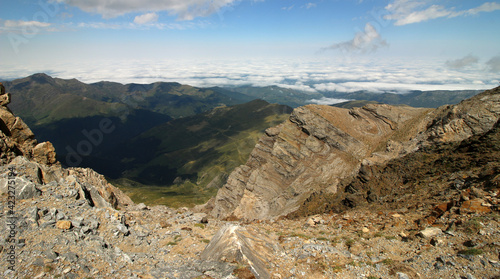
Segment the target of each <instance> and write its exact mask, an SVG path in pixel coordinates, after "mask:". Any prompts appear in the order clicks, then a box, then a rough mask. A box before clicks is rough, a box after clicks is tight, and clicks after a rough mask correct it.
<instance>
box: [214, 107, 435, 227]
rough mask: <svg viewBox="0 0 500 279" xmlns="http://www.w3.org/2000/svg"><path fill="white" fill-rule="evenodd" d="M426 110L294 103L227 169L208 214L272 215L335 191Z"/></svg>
mask: <svg viewBox="0 0 500 279" xmlns="http://www.w3.org/2000/svg"><path fill="white" fill-rule="evenodd" d="M430 112H431V110H428V109H416V108H410V107H393V106H388V105H368V106H365V107H363V108H354V109H351V110H348V109H342V108H335V107H329V106H319V105H308V106H305V107H300V108H297V109H295V110H294V111H293V113H292V114H291V116H290V118H289V119H288V120H287V121H286V122H284V123H282V124H281V125H279V126H277V127H273V128H269V129H268V130H267V131H266V135H265V136H263V137H262V138H261V139H260V141H259V143H258V144H257V145H256V147H255V149H254V150H253V152H252V153H251V155H250V158H249V160H248V162H247V163H246V164H245V165H243V166H240V167H239V168H237V169H236V170H235V171H234V172H233V173H231V175H230V176H229V178H228V181H227V183H226V185H224V186H223V188H221V189H220V190H219V192H218V194H217V196H216V198H215V199H214V200H213V201H211V202H212V204H210V202H209V206H212V207H213V209H212V211H211V214H212V215H213V216H214V217H218V218H226V217H230V216H232V217H236V218H238V219H239V218H244V219H265V218H273V217H277V216H282V215H286V214H288V213H290V212H293V211H294V210H296V209H297V207H298V205H299V204H300V203H301V202H303V201H304V200H305V199H307V198H308V197H309V196H310V195H311V193H313V192H315V191H318V190H325V189H326V191H327V192H329V193H335V192H336V191H337V186H338V183H339V182H340V181H341V180H342V179H344V178H346V177H349V176H352V175H354V174H355V173H356V171H357V169H358V168H359V166H360V164H361V162H362V161H363V160H364V159H365V158H367V157H369V156H371V155H372V154H373V153H374V152H375V151H382V150H385V147H386V146H385V145H386V143H387V141H389V140H390V139H392V138H401V139H405V140H408V139H409V138H410V137H411V136H413V135H414V134H416V133H417V132H419V131H421V130H422V129H423V128H424V127H425V125H422V124H423V123H424V122H425V119H426V116H427V115H428V114H429V113H430ZM409 123H412V128H411V129H409V128H408V127H407V126H408V125H409ZM398 152H399V150H394V152H393V153H398ZM384 156H385V155H384Z"/></svg>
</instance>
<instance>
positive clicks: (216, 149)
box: [99, 100, 292, 206]
mask: <svg viewBox="0 0 500 279" xmlns="http://www.w3.org/2000/svg"><path fill="white" fill-rule="evenodd" d="M291 111H292V109H291V108H290V107H287V106H282V105H276V104H269V103H267V102H265V101H262V100H255V101H252V102H249V103H245V104H241V105H236V106H231V107H221V108H217V109H214V110H212V111H209V112H206V113H202V114H199V115H195V116H191V117H185V118H181V119H176V120H173V121H170V122H168V123H165V124H162V125H159V126H156V127H154V128H152V129H150V130H148V131H146V132H144V133H142V134H141V135H139V136H137V137H135V138H134V139H133V140H131V141H127V142H125V143H124V144H123V145H120V144H119V145H116V146H115V147H114V148H112V149H109V150H108V152H107V153H106V154H105V155H106V157H105V159H106V161H108V162H114V163H113V166H115V167H119V168H120V172H112V170H113V169H111V168H108V169H106V168H100V169H99V171H102V172H103V173H105V174H108V175H110V176H112V177H113V178H119V177H122V178H126V179H125V180H124V179H121V180H119V181H116V182H117V183H119V184H120V185H122V186H123V187H126V186H127V185H128V186H129V187H126V189H127V191H128V192H129V193H130V194H131V195H132V196H133V197H135V198H137V200H142V201H144V202H149V203H154V204H157V203H162V204H165V203H167V204H170V205H177V206H179V205H183V206H185V205H192V204H193V202H195V203H198V204H199V203H203V202H205V201H206V200H207V199H208V198H209V197H211V196H213V195H215V192H216V191H217V189H218V188H220V187H221V186H222V185H223V184H224V183H225V181H226V179H227V176H228V174H229V173H230V172H231V171H232V170H233V169H234V168H235V167H237V166H238V165H241V164H242V163H244V162H245V160H246V159H247V158H248V155H249V154H250V152H251V150H252V149H253V147H254V146H255V143H256V142H257V140H258V138H259V137H260V136H261V135H262V134H263V133H264V130H265V129H266V128H267V127H270V126H274V125H277V124H279V123H280V122H282V121H283V120H284V119H286V117H287V116H288V115H289V114H290V112H291ZM110 169H111V171H110ZM130 180H131V181H135V182H139V184H138V183H135V184H134V183H131V181H130ZM140 184H142V187H135V188H134V187H130V186H134V185H135V186H140ZM144 186H147V187H146V188H144ZM154 186H157V187H154ZM144 189H148V191H147V192H148V193H149V194H148V195H145V193H144ZM165 192H168V193H169V194H170V197H169V194H165ZM179 195H181V196H179ZM141 197H142V198H141ZM186 198H187V199H186Z"/></svg>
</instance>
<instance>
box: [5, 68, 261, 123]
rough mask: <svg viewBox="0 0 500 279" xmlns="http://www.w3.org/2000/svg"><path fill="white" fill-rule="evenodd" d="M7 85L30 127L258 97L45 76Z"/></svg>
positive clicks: (185, 110) (186, 112)
mask: <svg viewBox="0 0 500 279" xmlns="http://www.w3.org/2000/svg"><path fill="white" fill-rule="evenodd" d="M4 85H5V87H6V89H7V91H8V92H10V93H11V94H12V95H13V98H12V102H11V104H10V105H9V107H10V108H11V109H12V110H13V111H14V112H15V113H16V114H17V115H19V116H21V117H22V118H23V119H26V120H25V121H26V122H27V123H28V125H30V126H34V125H40V124H47V123H51V122H54V121H59V120H62V119H70V118H83V117H90V116H97V115H99V116H103V115H105V116H119V114H120V113H121V112H122V111H124V110H127V109H144V110H149V111H152V112H156V113H161V114H165V115H168V116H170V117H173V118H179V117H185V116H191V115H195V114H198V113H201V112H204V111H208V110H211V109H213V108H215V107H218V106H223V105H226V106H229V105H235V104H241V103H244V102H248V101H251V100H253V99H255V98H253V97H249V96H245V95H242V94H239V93H236V92H231V91H228V90H225V89H222V88H217V87H214V88H196V87H192V86H189V85H182V84H179V83H175V82H156V83H152V84H120V83H116V82H98V83H93V84H86V83H83V82H80V81H78V80H76V79H59V78H52V77H50V76H48V75H46V74H35V75H32V76H29V77H26V78H22V79H17V80H13V81H7V82H4Z"/></svg>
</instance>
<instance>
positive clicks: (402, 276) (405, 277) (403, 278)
mask: <svg viewBox="0 0 500 279" xmlns="http://www.w3.org/2000/svg"><path fill="white" fill-rule="evenodd" d="M396 275H397V276H398V279H410V276H408V275H406V274H405V273H403V272H398V273H396Z"/></svg>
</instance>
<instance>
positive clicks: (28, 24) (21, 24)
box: [4, 20, 51, 28]
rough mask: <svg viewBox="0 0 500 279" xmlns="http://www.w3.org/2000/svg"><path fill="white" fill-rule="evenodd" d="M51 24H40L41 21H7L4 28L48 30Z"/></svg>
mask: <svg viewBox="0 0 500 279" xmlns="http://www.w3.org/2000/svg"><path fill="white" fill-rule="evenodd" d="M50 25H51V24H50V23H48V22H40V21H34V20H32V21H24V20H6V21H5V22H4V27H7V28H15V27H40V28H46V27H49V26H50Z"/></svg>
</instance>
